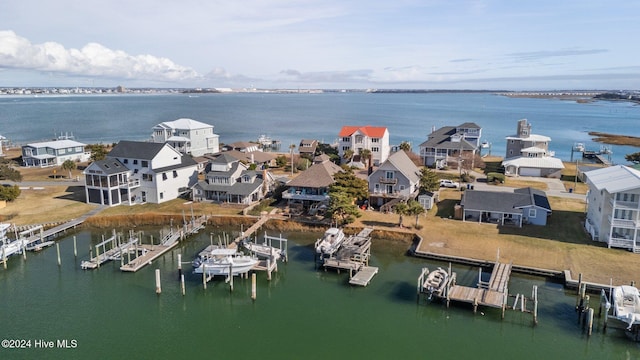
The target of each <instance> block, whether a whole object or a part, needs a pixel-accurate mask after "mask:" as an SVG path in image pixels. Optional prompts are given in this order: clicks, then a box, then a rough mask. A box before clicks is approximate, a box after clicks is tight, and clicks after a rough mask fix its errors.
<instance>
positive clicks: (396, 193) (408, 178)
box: [368, 150, 420, 210]
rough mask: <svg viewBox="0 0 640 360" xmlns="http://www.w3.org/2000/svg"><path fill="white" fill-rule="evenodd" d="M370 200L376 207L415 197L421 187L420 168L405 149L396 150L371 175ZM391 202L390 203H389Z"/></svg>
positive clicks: (389, 206)
mask: <svg viewBox="0 0 640 360" xmlns="http://www.w3.org/2000/svg"><path fill="white" fill-rule="evenodd" d="M368 181H369V202H370V204H371V205H373V206H376V207H382V206H383V205H388V206H387V208H388V210H391V207H392V206H393V204H395V203H397V202H399V201H402V200H408V199H412V198H415V197H416V196H417V194H418V190H419V188H420V169H418V167H417V166H416V165H415V164H414V163H413V161H411V159H410V158H409V156H408V155H407V153H406V152H404V151H403V150H400V151H397V152H394V153H393V154H391V156H389V158H388V159H387V161H385V162H384V163H382V164H381V165H380V167H378V168H377V169H376V170H375V171H374V172H372V173H371V175H369V178H368ZM389 204H390V205H389Z"/></svg>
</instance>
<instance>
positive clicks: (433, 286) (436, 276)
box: [422, 268, 449, 296]
mask: <svg viewBox="0 0 640 360" xmlns="http://www.w3.org/2000/svg"><path fill="white" fill-rule="evenodd" d="M448 279H449V273H447V271H446V270H444V269H442V268H438V269H436V270H434V271H432V272H430V273H429V274H428V275H427V278H426V279H425V281H424V283H423V284H422V286H423V287H424V289H425V290H426V291H427V292H429V294H430V295H436V296H440V295H442V292H443V291H444V288H445V286H446V285H447V280H448Z"/></svg>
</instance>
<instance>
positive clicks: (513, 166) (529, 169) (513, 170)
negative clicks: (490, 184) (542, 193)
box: [502, 119, 564, 179]
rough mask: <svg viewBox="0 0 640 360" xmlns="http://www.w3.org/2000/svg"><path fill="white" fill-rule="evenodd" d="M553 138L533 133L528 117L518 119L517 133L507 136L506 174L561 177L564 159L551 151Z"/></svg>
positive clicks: (504, 164)
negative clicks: (550, 146) (550, 145)
mask: <svg viewBox="0 0 640 360" xmlns="http://www.w3.org/2000/svg"><path fill="white" fill-rule="evenodd" d="M549 142H551V138H550V137H548V136H544V135H537V134H532V133H531V124H530V123H529V122H528V121H527V119H521V120H518V125H517V129H516V134H515V135H511V136H507V153H506V155H505V160H504V161H503V162H502V166H504V173H505V175H513V176H537V177H540V176H544V177H552V178H558V179H559V178H560V176H561V175H562V169H564V165H563V164H562V160H560V159H558V158H555V157H554V152H553V151H549Z"/></svg>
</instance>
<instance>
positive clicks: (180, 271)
mask: <svg viewBox="0 0 640 360" xmlns="http://www.w3.org/2000/svg"><path fill="white" fill-rule="evenodd" d="M180 277H182V254H178V278H180Z"/></svg>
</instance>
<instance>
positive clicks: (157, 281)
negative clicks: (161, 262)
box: [156, 269, 162, 295]
mask: <svg viewBox="0 0 640 360" xmlns="http://www.w3.org/2000/svg"><path fill="white" fill-rule="evenodd" d="M161 292H162V284H161V283H160V269H156V294H158V295H160V293H161Z"/></svg>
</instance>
